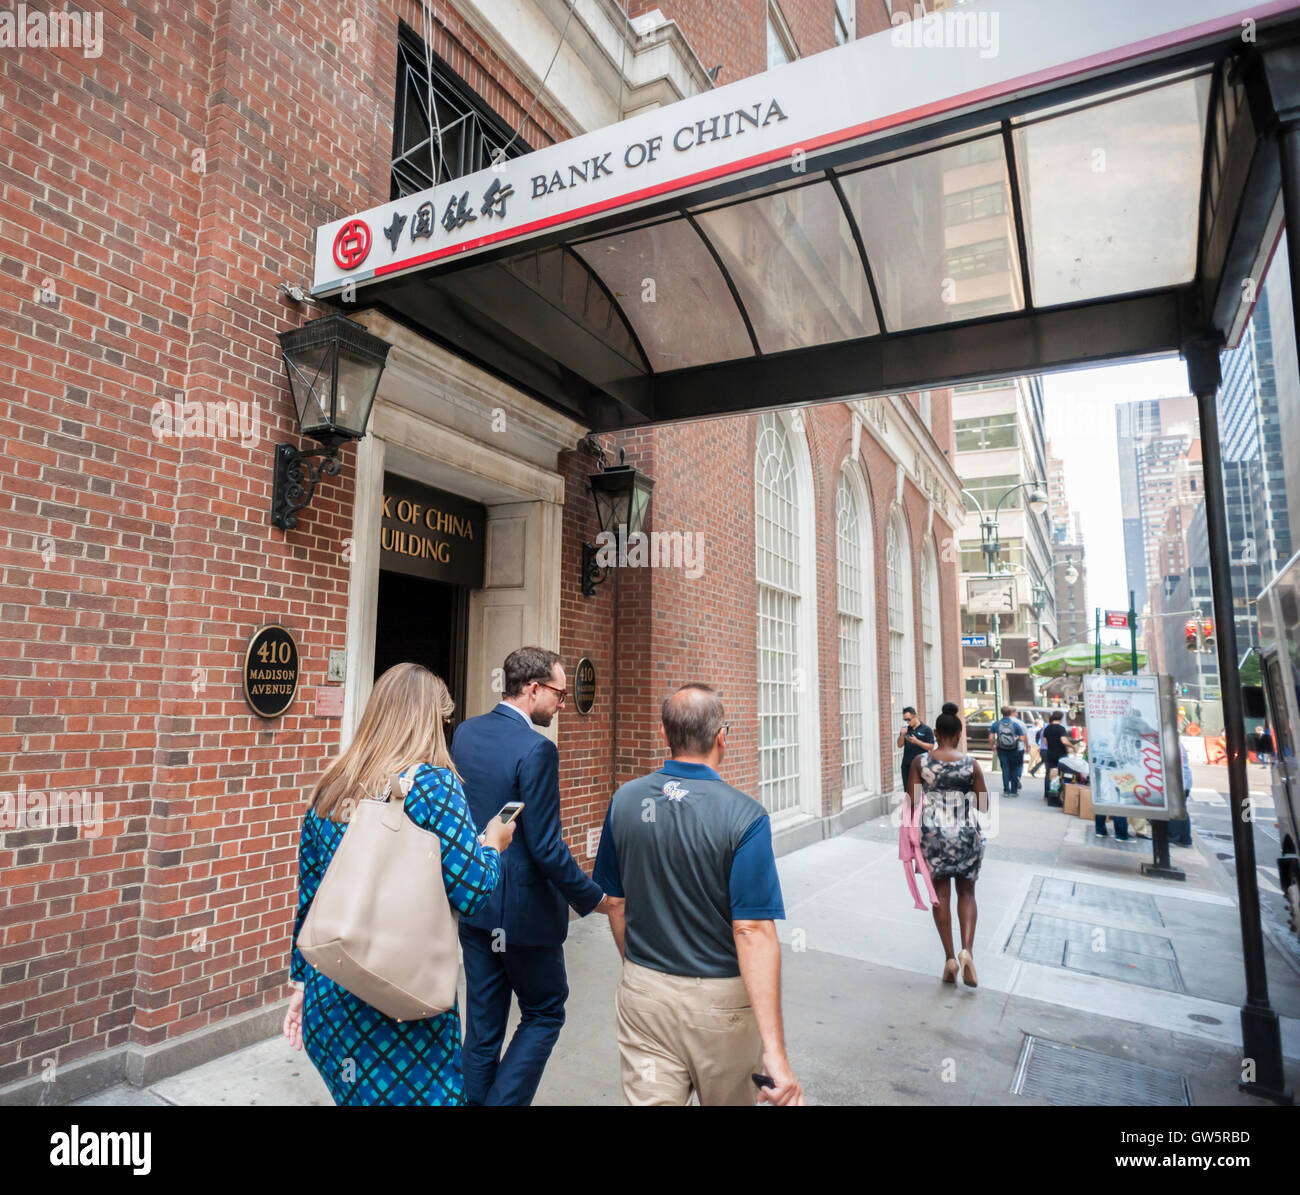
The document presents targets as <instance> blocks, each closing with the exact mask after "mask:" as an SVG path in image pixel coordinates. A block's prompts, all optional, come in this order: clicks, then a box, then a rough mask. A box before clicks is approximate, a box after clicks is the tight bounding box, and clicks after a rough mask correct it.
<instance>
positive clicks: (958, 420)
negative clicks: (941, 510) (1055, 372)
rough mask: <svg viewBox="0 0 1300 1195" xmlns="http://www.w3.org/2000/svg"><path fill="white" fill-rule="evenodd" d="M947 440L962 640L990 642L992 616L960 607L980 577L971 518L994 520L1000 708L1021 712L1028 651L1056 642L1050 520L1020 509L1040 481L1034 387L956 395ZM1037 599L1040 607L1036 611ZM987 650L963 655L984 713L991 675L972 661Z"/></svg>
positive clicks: (959, 390) (1027, 687)
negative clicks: (954, 484) (1005, 589)
mask: <svg viewBox="0 0 1300 1195" xmlns="http://www.w3.org/2000/svg"><path fill="white" fill-rule="evenodd" d="M953 436H954V446H955V449H956V454H955V457H954V461H953V463H954V465H955V466H956V469H957V475H958V476H959V477H960V478H961V479H962V485H963V486H964V487H965V490H966V493H967V497H966V511H967V514H966V521H965V523H964V524H962V526H961V527H960V528H959V530H958V541H959V544H960V548H961V572H962V579H961V590H960V592H961V594H962V605H963V609H962V616H961V619H962V624H961V625H962V633H963V634H984V635H989V636H991V635H992V633H993V622H992V618H991V616H989V615H987V614H972V613H971V612H970V611H969V610H968V609H966V608H965V604H966V603H965V599H966V594H967V592H968V590H967V585H966V583H967V581H968V580H969V578H970V577H971V576H979V575H982V574H984V573H985V572H986V567H987V566H986V562H985V558H984V555H983V553H982V552H981V550H980V511H984V512H986V513H987V514H989V515H992V514H993V513H994V512H995V511H996V514H997V522H998V535H999V542H1000V552H999V564H1000V565H1001V567H1002V568H1004V569H1006V570H1008V571H1009V573H1010V576H1009V578H1008V580H1009V581H1010V582H1011V583H1012V585H1013V586H1014V590H1015V603H1014V604H1015V609H1014V611H1013V612H1011V613H1007V614H1002V615H1000V616H999V618H998V623H999V636H1000V648H999V652H998V654H999V655H1001V656H1002V657H1003V658H1006V659H1010V660H1014V661H1015V667H1014V669H1012V670H1011V671H1009V672H1005V673H1003V677H1004V680H1005V684H1004V685H1003V686H1002V693H1003V696H1004V700H1007V701H1011V702H1013V703H1016V704H1022V705H1028V704H1030V703H1031V702H1032V701H1033V700H1034V685H1033V681H1032V679H1031V677H1030V674H1029V671H1028V669H1029V656H1030V651H1031V641H1033V640H1038V641H1039V643H1040V644H1041V646H1042V647H1044V648H1046V647H1050V646H1052V645H1053V644H1055V643H1057V642H1059V640H1060V637H1059V634H1058V631H1057V624H1056V587H1055V584H1054V582H1053V561H1052V546H1051V524H1050V519H1049V514H1048V512H1046V511H1045V512H1044V513H1042V514H1037V515H1036V514H1034V513H1033V512H1032V511H1031V510H1030V509H1029V507H1028V505H1027V503H1028V497H1029V492H1030V491H1029V488H1028V486H1030V485H1036V486H1039V487H1042V486H1044V484H1045V482H1046V479H1047V474H1048V470H1047V446H1046V443H1045V441H1044V439H1043V387H1042V380H1041V379H1040V378H1036V377H1032V378H1015V379H1012V380H1010V381H1005V382H983V383H977V384H974V385H969V386H958V387H956V389H955V391H954V394H953ZM1036 596H1037V597H1040V598H1042V599H1043V600H1042V601H1041V602H1038V603H1036V602H1035V597H1036ZM993 647H994V642H993V639H992V638H990V639H989V642H988V647H987V648H974V647H973V648H965V649H964V650H963V653H962V654H963V678H964V683H965V689H966V695H967V698H968V699H974V700H976V701H978V702H979V703H980V704H982V705H985V706H990V705H992V703H993V683H992V677H991V675H990V674H988V673H985V672H982V671H980V668H979V661H980V659H981V658H984V657H987V656H988V655H990V654H991V650H992V649H993Z"/></svg>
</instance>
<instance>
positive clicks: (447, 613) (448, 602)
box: [375, 569, 469, 723]
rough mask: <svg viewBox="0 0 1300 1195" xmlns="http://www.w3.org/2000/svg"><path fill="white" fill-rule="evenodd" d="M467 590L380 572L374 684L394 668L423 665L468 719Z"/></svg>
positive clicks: (456, 717) (460, 714) (456, 719)
mask: <svg viewBox="0 0 1300 1195" xmlns="http://www.w3.org/2000/svg"><path fill="white" fill-rule="evenodd" d="M468 635H469V588H468V586H465V585H449V584H447V583H446V582H443V581H430V580H428V579H427V578H425V577H413V576H410V575H409V574H406V573H398V572H393V571H391V570H389V569H380V570H379V601H378V605H377V607H376V611H375V679H376V680H378V679H379V677H380V676H382V675H383V673H385V672H386V671H387V670H388V669H389V668H391V667H392V666H393V665H394V664H401V663H404V662H406V661H408V660H409V661H411V662H412V663H415V664H423V665H424V666H425V667H426V668H427V669H429V671H430V672H435V673H437V674H438V675H439V676H440V677H442V679H443V680H445V681H446V682H447V688H448V689H450V690H451V697H452V700H453V701H454V702H455V703H456V713H455V715H454V717H453V723H455V722H459V721H460V720H461V719H462V718H463V717H464V709H465V706H464V702H465V660H466V646H467V644H466V640H467V639H468Z"/></svg>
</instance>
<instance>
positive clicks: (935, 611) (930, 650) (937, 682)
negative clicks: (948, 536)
mask: <svg viewBox="0 0 1300 1195" xmlns="http://www.w3.org/2000/svg"><path fill="white" fill-rule="evenodd" d="M921 654H922V656H923V657H924V664H925V703H926V708H925V713H926V717H927V719H928V720H929V721H930V722H933V721H934V719H935V718H936V717H938V715H939V708H940V707H941V706H942V705H943V703H944V700H945V699H944V695H943V638H942V632H941V631H940V618H939V569H938V565H937V564H936V563H935V558H934V546H933V545H932V544H926V545H925V550H924V551H923V552H922V553H921Z"/></svg>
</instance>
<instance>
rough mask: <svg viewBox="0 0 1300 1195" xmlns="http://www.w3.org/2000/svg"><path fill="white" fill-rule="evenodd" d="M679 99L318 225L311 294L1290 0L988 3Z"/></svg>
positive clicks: (849, 141)
mask: <svg viewBox="0 0 1300 1195" xmlns="http://www.w3.org/2000/svg"><path fill="white" fill-rule="evenodd" d="M896 7H897V8H898V9H899V10H900V11H899V12H897V13H896V14H895V23H894V27H893V28H892V29H889V30H886V31H883V32H881V33H877V34H875V35H873V36H871V37H864V38H859V39H857V40H855V41H852V42H849V43H847V44H845V45H843V46H838V47H836V48H835V49H833V50H827V51H825V52H823V53H820V54H814V55H811V56H810V57H807V58H800V59H799V60H797V61H796V62H793V63H790V64H788V65H786V66H783V67H780V68H779V69H776V70H771V71H767V72H765V73H763V74H761V75H755V76H752V77H750V78H747V79H741V80H739V81H737V82H735V83H730V84H728V85H727V86H725V87H718V88H714V89H712V90H709V91H706V92H703V93H701V94H700V95H695V96H690V97H688V98H686V99H684V100H681V101H679V102H678V103H675V104H669V105H667V106H666V107H663V108H656V109H652V110H650V111H647V112H642V113H639V114H638V115H636V116H633V117H630V118H629V119H627V120H624V121H621V122H620V123H618V124H614V125H610V126H608V127H606V128H603V129H597V130H595V131H593V132H590V133H585V134H583V135H582V136H580V137H574V138H572V139H571V140H568V141H561V142H559V143H557V144H555V145H549V146H546V147H545V148H543V149H538V150H536V151H534V152H533V153H529V154H525V155H523V156H522V157H519V158H513V159H506V160H503V161H499V162H497V163H495V164H494V165H493V166H491V167H488V168H487V169H484V170H480V171H477V172H476V173H474V174H467V175H465V176H464V177H462V178H458V179H452V180H449V181H447V182H443V183H439V184H438V185H437V186H434V187H431V188H429V189H428V190H425V191H421V192H419V193H418V194H415V195H410V196H407V197H406V198H403V199H397V200H393V201H392V202H390V203H384V204H380V205H378V206H377V207H372V208H370V209H369V210H367V211H363V212H360V213H357V214H356V215H351V216H347V217H345V218H343V219H338V220H334V221H331V222H330V223H328V224H324V225H322V226H321V227H319V228H318V229H317V230H316V255H315V256H316V263H315V277H314V280H313V285H312V294H314V295H333V294H338V293H339V292H341V291H344V288H345V287H346V286H347V284H349V283H352V284H354V285H355V286H356V287H361V286H363V285H365V284H366V283H369V282H375V281H379V280H381V279H384V278H389V277H392V276H394V275H396V274H400V273H405V272H407V271H409V270H413V269H418V268H422V267H430V266H434V265H436V264H438V263H440V262H446V261H450V260H453V259H459V258H462V257H463V256H464V255H466V254H469V253H475V252H478V251H480V250H483V249H486V248H489V247H492V246H497V245H501V244H503V243H509V242H515V241H523V240H525V239H527V238H528V237H530V236H535V235H537V234H539V233H542V232H548V231H554V230H556V229H559V228H563V227H565V226H567V225H571V224H575V223H578V222H580V221H584V220H588V219H591V218H592V217H595V216H598V215H602V214H608V213H610V212H614V211H620V210H627V211H631V210H633V209H635V208H637V207H639V206H643V205H644V204H646V203H649V202H651V201H653V200H658V199H663V198H665V197H667V196H673V195H676V196H683V197H685V196H686V195H688V194H689V193H690V192H691V191H695V190H699V189H700V188H702V187H705V186H707V185H709V184H712V183H717V182H719V181H720V180H723V179H734V178H736V177H739V176H743V175H745V174H750V173H756V172H760V171H766V172H770V171H771V170H772V169H774V168H777V169H780V168H781V167H783V166H784V167H785V168H787V169H788V170H789V172H790V177H791V179H792V180H795V181H797V180H798V179H799V177H800V176H802V175H805V174H806V173H807V172H808V170H809V169H815V168H816V167H815V165H810V162H815V159H816V156H817V155H818V154H820V153H823V152H826V151H829V150H832V149H834V150H839V149H842V148H844V147H845V146H849V145H853V144H861V143H865V142H870V141H872V140H876V139H879V138H881V137H883V136H887V135H890V134H893V133H896V132H898V130H899V129H901V128H905V127H907V126H909V125H920V124H924V123H927V122H933V121H935V120H937V119H939V118H941V117H943V116H947V115H951V114H954V113H957V112H962V111H970V110H977V109H979V108H982V107H988V106H990V105H992V104H995V103H997V102H999V101H1001V100H1003V99H1005V98H1007V97H1009V96H1012V95H1016V94H1024V93H1026V92H1032V91H1034V90H1036V89H1045V88H1047V87H1048V86H1050V85H1052V84H1055V83H1059V82H1061V81H1063V80H1066V79H1078V78H1086V77H1088V76H1093V75H1097V74H1099V73H1101V72H1103V71H1104V70H1105V69H1106V68H1107V67H1109V66H1116V65H1119V64H1122V63H1126V62H1130V61H1133V60H1134V59H1137V58H1140V57H1143V56H1146V55H1149V54H1151V53H1153V52H1155V51H1157V50H1166V49H1167V50H1172V49H1174V48H1178V47H1186V46H1190V45H1194V44H1197V43H1201V42H1208V41H1211V40H1214V39H1221V38H1222V37H1223V35H1224V34H1225V33H1226V32H1227V31H1229V30H1234V29H1239V28H1240V26H1241V23H1242V22H1243V20H1245V19H1247V18H1253V19H1256V20H1262V19H1265V18H1268V17H1272V16H1275V15H1277V14H1279V13H1282V12H1285V11H1287V10H1289V9H1294V8H1295V7H1296V5H1295V4H1294V3H1282V2H1280V0H1273V2H1271V3H1255V4H1248V3H1243V0H1143V2H1142V3H1140V4H1133V3H1131V2H1130V0H1094V3H1091V4H1081V3H1079V0H986V2H983V3H979V2H977V3H971V4H965V5H961V6H958V7H956V8H953V9H949V10H947V11H943V12H936V13H932V14H930V15H929V16H920V17H918V18H916V19H911V20H907V19H906V18H907V16H908V13H907V12H906V11H903V9H904V7H905V6H902V5H898V6H896Z"/></svg>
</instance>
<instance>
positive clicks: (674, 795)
mask: <svg viewBox="0 0 1300 1195" xmlns="http://www.w3.org/2000/svg"><path fill="white" fill-rule="evenodd" d="M690 791H691V790H690V789H689V788H686V787H684V786H683V785H681V784H678V783H677V781H676V780H670V781H668V783H667V784H665V785H664V796H665V797H667V798H668V799H669V800H670V801H680V800H681V799H682V798H683V797H684V796H685V795H686V794H687V793H688V792H690Z"/></svg>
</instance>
